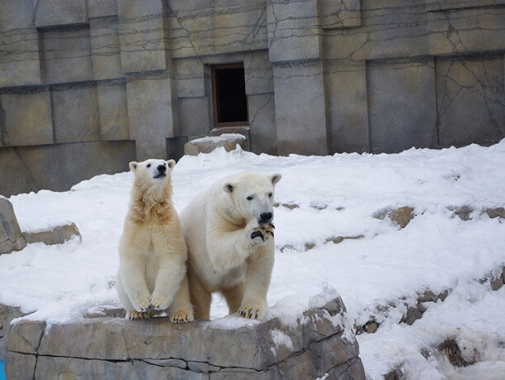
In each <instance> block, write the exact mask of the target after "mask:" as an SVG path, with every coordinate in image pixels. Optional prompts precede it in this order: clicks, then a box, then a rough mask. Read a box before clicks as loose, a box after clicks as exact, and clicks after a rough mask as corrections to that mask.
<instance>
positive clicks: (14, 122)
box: [0, 90, 54, 146]
mask: <svg viewBox="0 0 505 380" xmlns="http://www.w3.org/2000/svg"><path fill="white" fill-rule="evenodd" d="M0 109H3V112H5V124H4V130H3V132H2V145H3V146H27V145H46V144H52V143H53V142H54V141H53V120H52V114H51V94H50V92H49V91H46V90H33V91H28V92H21V93H7V94H3V95H0Z"/></svg>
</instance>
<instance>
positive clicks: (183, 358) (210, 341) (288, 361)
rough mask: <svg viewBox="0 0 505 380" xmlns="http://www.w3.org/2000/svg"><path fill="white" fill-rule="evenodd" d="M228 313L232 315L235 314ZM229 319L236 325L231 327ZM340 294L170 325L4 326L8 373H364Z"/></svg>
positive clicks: (109, 320)
mask: <svg viewBox="0 0 505 380" xmlns="http://www.w3.org/2000/svg"><path fill="white" fill-rule="evenodd" d="M235 318H236V319H235ZM235 326H237V327H235ZM346 326H347V323H346V321H345V306H344V305H343V303H342V300H341V299H340V298H337V299H334V300H333V301H331V302H329V303H328V304H326V305H325V306H324V307H321V308H312V309H309V310H307V311H306V312H304V313H303V315H300V317H299V318H298V321H297V324H296V326H292V325H288V324H286V323H284V322H283V321H281V320H280V319H279V318H273V319H270V320H267V321H265V322H248V321H245V320H243V319H239V318H238V317H235V316H230V317H226V318H225V319H222V320H217V321H213V322H194V323H188V324H182V325H174V324H171V323H170V322H169V320H168V318H164V317H162V318H152V319H148V320H144V321H129V320H126V319H123V318H117V317H98V318H83V319H82V320H80V321H76V322H74V323H69V324H56V325H52V326H50V328H48V327H47V326H46V323H45V322H37V321H29V320H20V321H18V322H17V323H16V324H14V325H13V326H11V333H10V337H9V345H8V352H7V359H6V374H7V377H8V378H13V379H14V378H15V379H32V378H40V376H41V375H42V374H43V377H44V378H69V379H73V378H80V379H91V378H121V379H155V378H158V379H160V378H170V379H313V378H316V377H323V376H326V377H325V378H326V379H353V380H355V379H364V378H365V374H364V370H363V365H362V363H361V360H360V358H359V357H358V354H359V347H358V343H357V341H356V339H355V337H354V335H353V334H352V333H351V331H350V329H349V327H346Z"/></svg>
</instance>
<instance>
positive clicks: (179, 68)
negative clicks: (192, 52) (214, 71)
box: [174, 58, 205, 98]
mask: <svg viewBox="0 0 505 380" xmlns="http://www.w3.org/2000/svg"><path fill="white" fill-rule="evenodd" d="M174 73H175V77H174V78H175V86H176V87H175V88H176V92H177V96H178V97H179V98H197V97H203V96H205V78H204V64H203V62H202V60H201V59H200V58H190V59H176V60H174Z"/></svg>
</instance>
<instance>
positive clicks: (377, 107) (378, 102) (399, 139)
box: [367, 58, 437, 153]
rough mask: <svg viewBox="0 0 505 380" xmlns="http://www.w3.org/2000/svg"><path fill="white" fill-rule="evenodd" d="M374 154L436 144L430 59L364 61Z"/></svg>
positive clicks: (434, 104) (433, 73)
mask: <svg viewBox="0 0 505 380" xmlns="http://www.w3.org/2000/svg"><path fill="white" fill-rule="evenodd" d="M367 75H368V103H369V118H370V119H369V125H370V140H371V145H372V146H371V148H372V152H373V153H397V152H401V151H402V150H405V149H409V148H411V147H424V148H434V147H435V146H436V143H437V129H436V125H437V124H436V123H437V122H436V98H435V70H434V62H433V59H430V58H428V59H420V60H409V59H406V60H393V61H378V62H369V63H367Z"/></svg>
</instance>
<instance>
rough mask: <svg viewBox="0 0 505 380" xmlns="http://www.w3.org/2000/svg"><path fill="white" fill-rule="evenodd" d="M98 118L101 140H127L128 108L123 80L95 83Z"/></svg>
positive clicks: (128, 136) (128, 134)
mask: <svg viewBox="0 0 505 380" xmlns="http://www.w3.org/2000/svg"><path fill="white" fill-rule="evenodd" d="M96 89H97V96H98V118H99V122H100V138H101V139H102V140H128V139H129V138H130V132H129V128H128V108H127V104H126V83H125V81H114V82H99V83H98V84H97V88H96Z"/></svg>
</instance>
